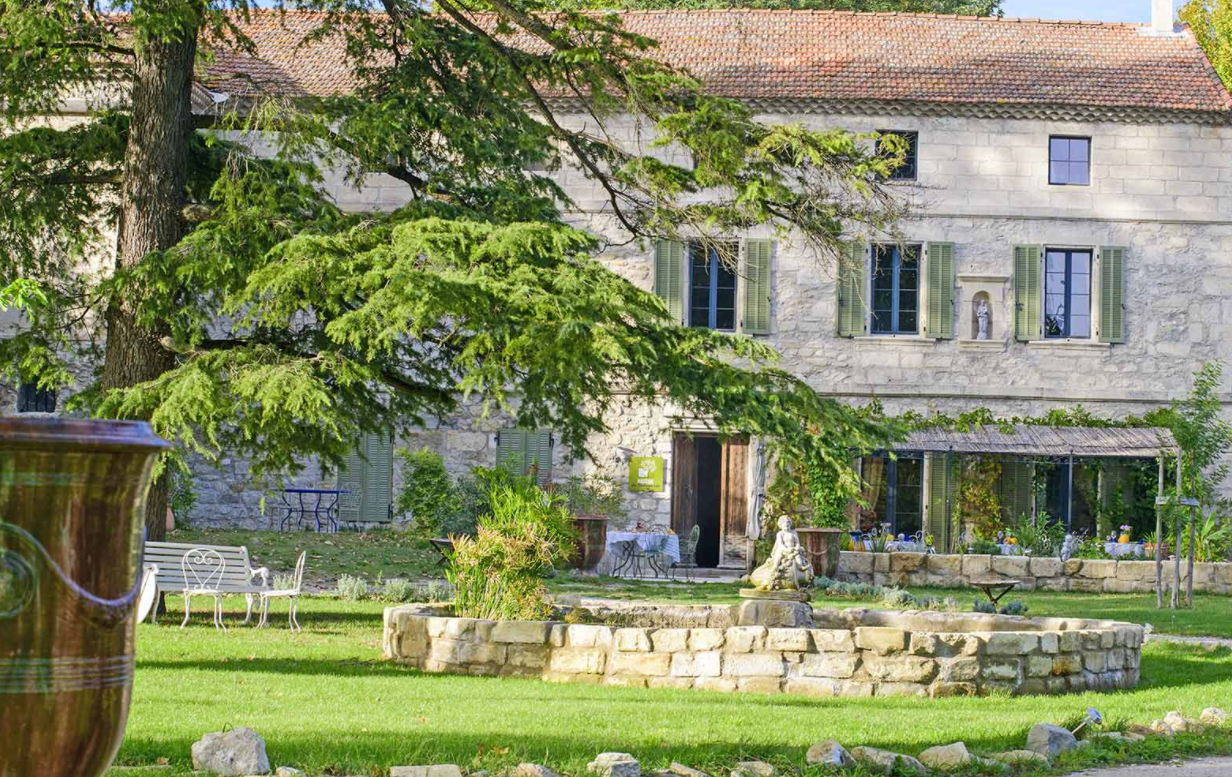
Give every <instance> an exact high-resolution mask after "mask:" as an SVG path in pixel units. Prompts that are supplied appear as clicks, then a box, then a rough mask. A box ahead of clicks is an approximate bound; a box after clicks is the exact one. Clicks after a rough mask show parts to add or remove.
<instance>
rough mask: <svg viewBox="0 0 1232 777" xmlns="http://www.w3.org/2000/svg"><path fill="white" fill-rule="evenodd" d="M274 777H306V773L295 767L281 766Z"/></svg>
mask: <svg viewBox="0 0 1232 777" xmlns="http://www.w3.org/2000/svg"><path fill="white" fill-rule="evenodd" d="M274 777H304V773H303V772H301V771H300V770H299V769H296V768H295V767H293V766H279V767H278V768H277V769H275V770H274Z"/></svg>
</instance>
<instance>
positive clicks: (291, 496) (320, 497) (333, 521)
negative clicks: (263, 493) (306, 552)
mask: <svg viewBox="0 0 1232 777" xmlns="http://www.w3.org/2000/svg"><path fill="white" fill-rule="evenodd" d="M347 493H350V492H349V491H347V490H346V489H339V488H284V489H282V507H283V509H285V510H286V511H287V514H286V516H285V517H283V519H282V522H281V523H280V524H279V525H278V530H279V531H286V529H287V524H288V523H291V522H292V521H294V522H295V528H296V529H299V530H302V529H303V528H304V521H308V520H311V521H315V523H316V531H319V532H322V531H324V532H336V531H338V500H339V499H340V498H341V497H342V495H343V494H347ZM313 497H315V499H314V498H313ZM328 497H333V498H332V499H329V498H328Z"/></svg>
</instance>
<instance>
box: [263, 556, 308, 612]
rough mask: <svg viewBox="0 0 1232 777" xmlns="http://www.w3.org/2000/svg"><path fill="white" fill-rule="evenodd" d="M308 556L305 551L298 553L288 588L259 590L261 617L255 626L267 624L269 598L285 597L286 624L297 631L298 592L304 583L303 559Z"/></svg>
mask: <svg viewBox="0 0 1232 777" xmlns="http://www.w3.org/2000/svg"><path fill="white" fill-rule="evenodd" d="M307 556H308V552H307V551H305V552H303V553H301V554H299V560H297V561H296V562H295V576H294V578H293V579H292V581H291V587H290V588H283V589H273V590H269V591H262V592H261V619H260V620H258V621H257V628H258V629H259V628H261V627H263V626H268V625H269V602H270V599H275V598H277V599H286V600H287V625H289V626H290V627H291V631H293V632H295V631H299V630H300V626H299V619H298V618H297V617H296V610H297V609H298V607H299V605H298V602H299V592H300V589H301V588H302V587H303V584H304V559H305V558H306V557H307Z"/></svg>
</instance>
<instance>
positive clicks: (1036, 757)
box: [992, 750, 1048, 766]
mask: <svg viewBox="0 0 1232 777" xmlns="http://www.w3.org/2000/svg"><path fill="white" fill-rule="evenodd" d="M992 757H993V758H995V759H996V760H998V761H1000V762H1001V763H1006V764H1009V765H1010V766H1023V765H1027V766H1030V765H1035V764H1041V765H1043V764H1047V763H1048V758H1047V757H1046V756H1042V755H1040V754H1039V753H1037V752H1035V751H1034V750H1007V751H1006V752H1004V753H993V756H992Z"/></svg>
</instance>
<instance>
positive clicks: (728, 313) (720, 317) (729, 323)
mask: <svg viewBox="0 0 1232 777" xmlns="http://www.w3.org/2000/svg"><path fill="white" fill-rule="evenodd" d="M714 328H715V329H722V330H725V331H730V330H733V329H735V328H736V311H734V310H716V311H715V314H714Z"/></svg>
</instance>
